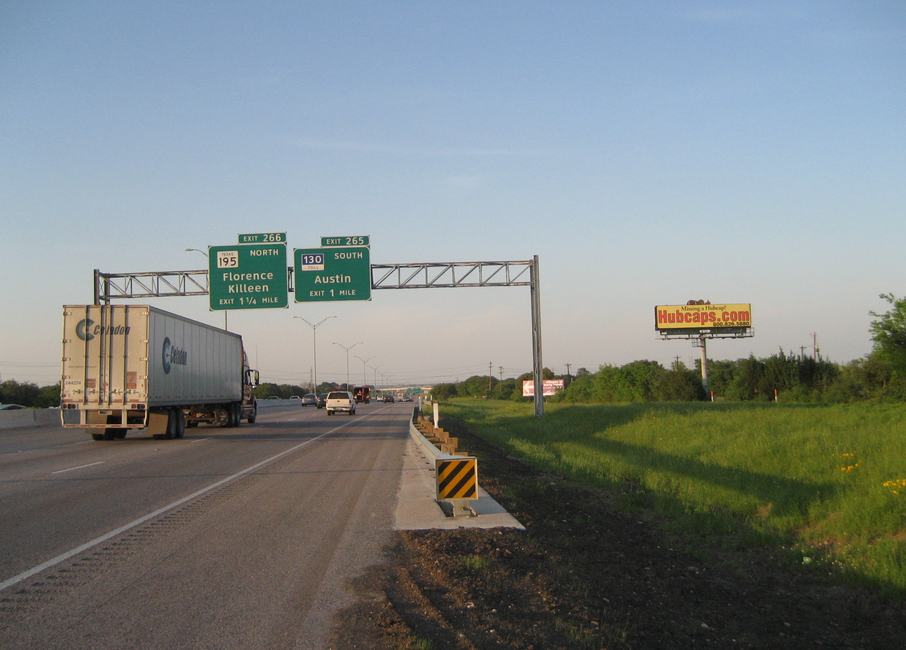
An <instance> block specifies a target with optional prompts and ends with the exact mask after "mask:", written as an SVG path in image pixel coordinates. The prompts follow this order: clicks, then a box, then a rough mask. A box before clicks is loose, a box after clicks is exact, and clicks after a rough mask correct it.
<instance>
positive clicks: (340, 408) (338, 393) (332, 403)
mask: <svg viewBox="0 0 906 650" xmlns="http://www.w3.org/2000/svg"><path fill="white" fill-rule="evenodd" d="M326 408H327V415H333V414H334V413H343V412H345V413H349V415H355V398H354V397H353V396H352V393H349V392H346V391H345V390H334V391H331V392H329V393H328V394H327V405H326Z"/></svg>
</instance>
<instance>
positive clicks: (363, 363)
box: [355, 355, 377, 389]
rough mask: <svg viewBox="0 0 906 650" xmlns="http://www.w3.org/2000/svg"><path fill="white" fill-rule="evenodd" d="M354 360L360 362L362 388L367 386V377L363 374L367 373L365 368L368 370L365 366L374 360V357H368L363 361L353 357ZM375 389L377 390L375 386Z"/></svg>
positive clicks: (356, 356) (357, 356)
mask: <svg viewBox="0 0 906 650" xmlns="http://www.w3.org/2000/svg"><path fill="white" fill-rule="evenodd" d="M355 358H356V359H358V360H359V361H361V362H362V386H367V385H368V376H367V375H366V374H365V373H366V371H367V368H368V365H367V364H368V362H369V361H371V360H372V359H374V357H368V358H367V359H363V358H362V357H360V356H359V355H355ZM375 389H377V386H375Z"/></svg>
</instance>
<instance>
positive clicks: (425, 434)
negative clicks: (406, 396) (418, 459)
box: [409, 407, 478, 517]
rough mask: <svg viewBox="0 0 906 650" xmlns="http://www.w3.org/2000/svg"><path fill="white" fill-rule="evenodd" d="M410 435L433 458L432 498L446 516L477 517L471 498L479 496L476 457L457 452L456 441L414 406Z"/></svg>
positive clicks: (457, 441)
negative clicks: (433, 491) (433, 488)
mask: <svg viewBox="0 0 906 650" xmlns="http://www.w3.org/2000/svg"><path fill="white" fill-rule="evenodd" d="M409 435H410V436H411V437H412V439H413V440H414V441H415V443H416V444H417V445H418V446H419V447H420V448H421V449H422V451H423V452H424V453H425V456H427V457H428V458H430V459H432V460H433V461H434V475H435V480H436V492H435V499H436V500H437V502H438V503H439V504H440V506H441V508H442V509H443V510H444V512H445V513H446V514H447V515H448V516H453V517H468V516H472V517H475V516H477V515H476V513H475V509H474V508H473V507H472V501H473V500H477V499H478V459H477V458H475V457H474V456H469V454H468V453H467V452H464V451H459V450H458V449H457V448H458V446H459V440H458V439H457V438H453V437H451V436H450V435H449V434H448V433H447V432H446V431H444V430H443V429H442V428H440V427H435V426H434V423H433V422H432V421H431V420H428V419H426V418H423V417H422V416H421V415H420V413H419V409H418V408H417V407H416V408H415V409H413V411H412V419H411V420H410V422H409Z"/></svg>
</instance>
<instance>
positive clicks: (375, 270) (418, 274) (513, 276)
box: [371, 260, 534, 289]
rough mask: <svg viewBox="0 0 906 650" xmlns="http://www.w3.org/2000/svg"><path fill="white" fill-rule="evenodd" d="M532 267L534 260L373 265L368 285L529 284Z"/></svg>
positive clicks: (500, 285)
mask: <svg viewBox="0 0 906 650" xmlns="http://www.w3.org/2000/svg"><path fill="white" fill-rule="evenodd" d="M533 266H534V261H533V260H528V261H524V262H421V263H414V264H372V265H371V288H372V289H433V288H450V287H531V286H534V278H533V277H532V268H533Z"/></svg>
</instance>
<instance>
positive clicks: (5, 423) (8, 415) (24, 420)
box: [0, 409, 62, 429]
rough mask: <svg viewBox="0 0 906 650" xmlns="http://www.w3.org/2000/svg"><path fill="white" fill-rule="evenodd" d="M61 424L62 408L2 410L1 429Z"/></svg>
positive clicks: (0, 415) (0, 414)
mask: <svg viewBox="0 0 906 650" xmlns="http://www.w3.org/2000/svg"><path fill="white" fill-rule="evenodd" d="M54 424H59V425H60V426H62V425H61V424H60V409H16V410H14V411H0V429H25V428H28V427H46V426H53V425H54Z"/></svg>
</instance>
